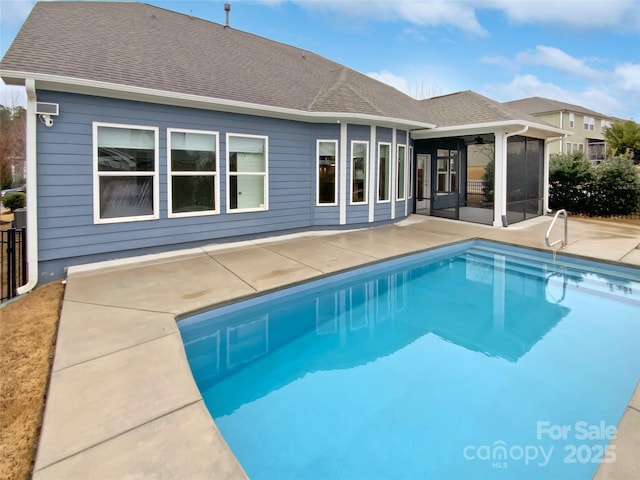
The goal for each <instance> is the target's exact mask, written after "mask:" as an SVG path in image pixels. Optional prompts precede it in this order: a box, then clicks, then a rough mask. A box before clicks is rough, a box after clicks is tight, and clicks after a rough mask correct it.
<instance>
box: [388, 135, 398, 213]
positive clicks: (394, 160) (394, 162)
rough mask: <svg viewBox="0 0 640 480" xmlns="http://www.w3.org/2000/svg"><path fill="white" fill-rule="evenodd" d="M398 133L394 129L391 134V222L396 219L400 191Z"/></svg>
mask: <svg viewBox="0 0 640 480" xmlns="http://www.w3.org/2000/svg"><path fill="white" fill-rule="evenodd" d="M397 135H398V132H397V130H396V129H395V128H393V130H392V133H391V165H390V166H391V169H390V171H389V183H390V185H389V186H390V187H391V188H389V195H390V197H391V198H390V205H391V220H394V219H395V218H396V196H397V191H398V182H397V180H396V175H397V173H396V172H397V170H398V152H397V150H398V139H397Z"/></svg>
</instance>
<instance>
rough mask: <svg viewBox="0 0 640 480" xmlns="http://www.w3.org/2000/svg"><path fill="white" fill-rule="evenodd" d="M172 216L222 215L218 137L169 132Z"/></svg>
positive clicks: (173, 130) (201, 133) (188, 131)
mask: <svg viewBox="0 0 640 480" xmlns="http://www.w3.org/2000/svg"><path fill="white" fill-rule="evenodd" d="M167 141H168V146H167V151H168V152H169V158H168V161H167V163H168V170H169V182H170V185H169V188H168V201H169V217H188V216H196V215H208V214H212V213H218V212H219V207H218V205H219V203H220V196H219V190H220V189H219V181H218V134H217V133H216V132H203V131H199V130H181V129H171V128H169V129H167Z"/></svg>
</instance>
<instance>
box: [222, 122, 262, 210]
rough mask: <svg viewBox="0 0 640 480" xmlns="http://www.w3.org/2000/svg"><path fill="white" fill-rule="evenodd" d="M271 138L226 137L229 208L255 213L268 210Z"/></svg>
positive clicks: (253, 136)
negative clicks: (268, 172)
mask: <svg viewBox="0 0 640 480" xmlns="http://www.w3.org/2000/svg"><path fill="white" fill-rule="evenodd" d="M268 151H269V139H268V137H266V136H260V135H239V134H235V133H233V134H232V133H228V134H227V209H228V211H229V212H255V211H260V210H267V209H268V208H269V192H268V178H267V171H268V163H269V158H268Z"/></svg>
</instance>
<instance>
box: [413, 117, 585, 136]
mask: <svg viewBox="0 0 640 480" xmlns="http://www.w3.org/2000/svg"><path fill="white" fill-rule="evenodd" d="M526 126H528V127H529V128H530V129H534V130H537V131H539V132H541V133H542V135H543V137H544V138H546V137H549V136H557V135H558V134H560V135H573V133H572V132H570V131H569V130H563V129H561V128H558V127H554V126H551V125H541V124H539V123H534V122H528V121H519V120H504V121H501V122H485V123H470V124H466V125H453V126H448V127H436V128H433V129H428V130H427V129H421V130H412V131H411V138H413V139H414V140H423V139H430V138H443V137H456V136H462V135H476V134H479V133H492V132H494V131H495V130H496V129H504V131H505V133H509V130H510V129H513V131H517V130H520V129H522V128H523V127H526ZM549 134H553V135H549Z"/></svg>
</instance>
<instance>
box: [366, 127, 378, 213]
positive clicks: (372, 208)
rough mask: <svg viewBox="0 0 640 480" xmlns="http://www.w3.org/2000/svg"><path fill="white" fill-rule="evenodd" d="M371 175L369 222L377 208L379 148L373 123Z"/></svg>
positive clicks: (370, 152)
mask: <svg viewBox="0 0 640 480" xmlns="http://www.w3.org/2000/svg"><path fill="white" fill-rule="evenodd" d="M369 145H370V146H369V177H368V178H367V181H368V182H369V186H368V187H367V190H368V193H369V195H367V201H368V202H369V222H373V221H374V220H375V208H376V198H377V192H376V164H377V158H378V149H377V148H376V126H375V125H371V137H370V142H369Z"/></svg>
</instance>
